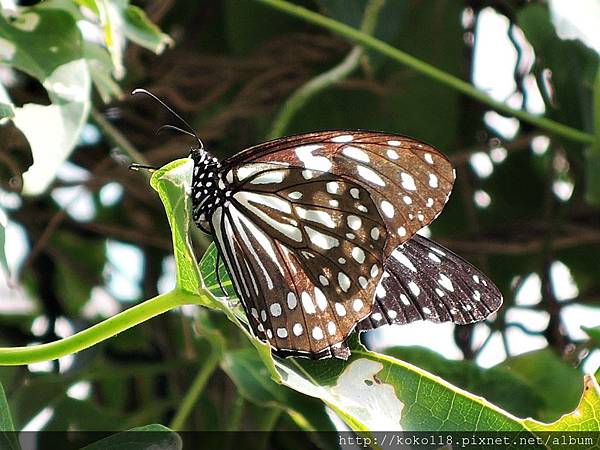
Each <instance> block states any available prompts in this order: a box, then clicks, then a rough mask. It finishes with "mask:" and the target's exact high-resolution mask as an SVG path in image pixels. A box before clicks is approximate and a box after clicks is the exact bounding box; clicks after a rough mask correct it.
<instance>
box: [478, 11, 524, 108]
mask: <svg viewBox="0 0 600 450" xmlns="http://www.w3.org/2000/svg"><path fill="white" fill-rule="evenodd" d="M508 26H509V21H508V19H507V18H506V17H505V16H503V15H501V14H498V13H497V12H496V11H495V10H494V9H493V8H484V9H483V10H482V11H481V12H480V13H479V16H478V20H477V28H476V30H475V36H476V40H475V48H474V55H473V83H474V84H475V86H477V87H478V88H479V89H481V90H483V91H485V92H486V93H488V94H489V95H490V96H491V97H492V98H494V99H495V100H498V101H504V100H506V99H507V98H508V97H509V96H510V95H512V93H513V92H515V90H516V88H517V85H516V83H515V80H514V77H513V69H514V67H515V64H516V63H517V51H516V50H515V47H514V46H513V44H512V43H511V42H510V39H509V38H508V34H507V30H508Z"/></svg>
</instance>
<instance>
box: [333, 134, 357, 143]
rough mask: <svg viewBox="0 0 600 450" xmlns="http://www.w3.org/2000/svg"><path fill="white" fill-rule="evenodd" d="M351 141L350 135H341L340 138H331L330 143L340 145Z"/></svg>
mask: <svg viewBox="0 0 600 450" xmlns="http://www.w3.org/2000/svg"><path fill="white" fill-rule="evenodd" d="M352 139H353V138H352V135H351V134H342V135H341V136H336V137H334V138H332V139H331V142H337V143H338V144H340V143H344V142H352Z"/></svg>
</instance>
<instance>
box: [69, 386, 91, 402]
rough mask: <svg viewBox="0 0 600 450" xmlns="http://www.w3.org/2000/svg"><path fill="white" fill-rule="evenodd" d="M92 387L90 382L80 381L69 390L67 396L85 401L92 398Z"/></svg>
mask: <svg viewBox="0 0 600 450" xmlns="http://www.w3.org/2000/svg"><path fill="white" fill-rule="evenodd" d="M91 389H92V385H91V384H90V382H89V381H80V382H78V383H75V384H72V385H71V386H70V387H69V389H67V395H68V396H69V397H71V398H74V399H75V400H85V399H87V398H88V397H89V396H90V391H91Z"/></svg>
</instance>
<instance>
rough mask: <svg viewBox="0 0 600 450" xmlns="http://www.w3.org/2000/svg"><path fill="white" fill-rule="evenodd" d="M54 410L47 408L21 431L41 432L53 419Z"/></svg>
mask: <svg viewBox="0 0 600 450" xmlns="http://www.w3.org/2000/svg"><path fill="white" fill-rule="evenodd" d="M53 415H54V409H52V408H50V407H46V408H44V409H42V410H41V411H40V412H39V413H37V414H36V415H35V416H34V417H33V419H31V420H30V421H29V422H27V423H26V424H25V426H24V427H23V428H22V429H21V431H40V430H42V429H43V428H44V426H45V425H46V424H47V423H48V422H49V421H50V419H52V416H53Z"/></svg>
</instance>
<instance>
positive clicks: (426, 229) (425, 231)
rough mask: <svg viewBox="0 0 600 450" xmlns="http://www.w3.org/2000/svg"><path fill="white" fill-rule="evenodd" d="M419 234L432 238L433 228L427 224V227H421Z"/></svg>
mask: <svg viewBox="0 0 600 450" xmlns="http://www.w3.org/2000/svg"><path fill="white" fill-rule="evenodd" d="M417 234H418V235H419V236H423V237H426V238H430V237H431V228H429V226H425V227H423V228H421V229H420V230H419V231H417Z"/></svg>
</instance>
